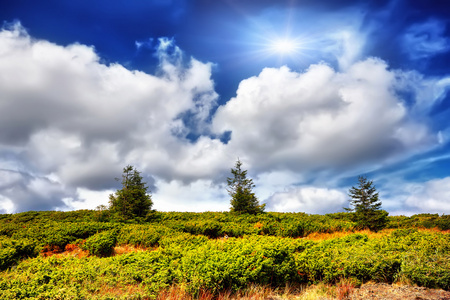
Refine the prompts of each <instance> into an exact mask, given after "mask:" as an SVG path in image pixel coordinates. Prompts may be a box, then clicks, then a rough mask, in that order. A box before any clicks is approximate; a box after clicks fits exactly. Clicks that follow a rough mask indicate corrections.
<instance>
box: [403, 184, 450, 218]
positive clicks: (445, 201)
mask: <svg viewBox="0 0 450 300" xmlns="http://www.w3.org/2000/svg"><path fill="white" fill-rule="evenodd" d="M408 191H409V192H410V193H409V195H408V196H407V198H406V200H405V204H406V206H407V207H409V208H410V210H412V211H416V212H417V211H418V212H427V213H445V214H450V201H449V199H450V177H445V178H442V179H434V180H430V181H427V182H425V183H420V184H409V185H408Z"/></svg>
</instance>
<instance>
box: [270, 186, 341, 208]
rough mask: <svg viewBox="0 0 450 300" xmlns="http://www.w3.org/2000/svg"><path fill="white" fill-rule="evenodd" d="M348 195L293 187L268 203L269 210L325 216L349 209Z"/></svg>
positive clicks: (324, 189) (328, 190)
mask: <svg viewBox="0 0 450 300" xmlns="http://www.w3.org/2000/svg"><path fill="white" fill-rule="evenodd" d="M347 198H348V197H347V195H346V194H345V193H343V192H341V191H340V190H336V189H328V188H319V187H310V186H306V187H293V188H290V189H288V190H287V191H284V192H279V193H276V194H275V195H273V196H272V197H271V198H270V199H268V201H267V202H266V206H267V209H268V210H271V211H280V212H306V213H311V214H324V213H332V212H337V211H342V210H343V209H342V208H343V207H344V206H345V207H348V205H347V204H348V201H347Z"/></svg>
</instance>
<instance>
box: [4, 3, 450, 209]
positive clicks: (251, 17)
mask: <svg viewBox="0 0 450 300" xmlns="http://www.w3.org/2000/svg"><path fill="white" fill-rule="evenodd" d="M0 21H1V22H2V28H1V31H0V70H1V71H0V127H1V128H2V129H1V131H0V212H3V213H6V212H8V213H11V212H20V211H27V210H54V209H58V210H73V209H82V208H95V207H96V206H97V205H100V204H107V202H108V195H109V194H110V193H112V192H113V191H114V190H115V189H117V188H119V187H120V186H118V183H117V182H116V181H115V180H114V178H115V177H119V176H120V175H121V170H122V168H123V167H124V166H126V165H128V164H131V165H133V166H136V167H137V169H138V170H140V171H141V172H142V174H143V176H144V178H145V179H146V180H147V182H148V184H149V186H150V189H151V190H152V194H153V201H154V208H155V209H158V210H164V211H226V210H228V209H229V206H230V204H229V196H228V195H227V192H226V186H225V183H226V177H227V176H230V168H231V167H233V166H234V163H235V161H236V159H237V158H238V157H239V158H240V159H241V160H242V161H243V164H244V165H243V167H244V168H245V169H247V170H248V171H249V175H250V177H252V178H253V180H254V182H255V184H256V188H255V192H256V195H257V196H258V197H259V200H260V201H261V202H263V203H266V208H267V210H268V211H288V212H291V211H292V212H307V213H320V214H322V213H330V212H338V211H342V210H343V209H342V207H344V206H347V204H348V196H347V191H348V189H349V188H350V187H351V186H352V185H355V184H356V183H357V176H358V175H362V174H364V175H367V176H368V177H369V179H372V180H373V181H374V183H375V185H376V187H377V188H378V190H379V192H380V198H381V200H382V202H383V208H384V209H386V210H387V211H389V213H391V214H406V215H411V214H416V213H423V212H427V213H439V214H449V213H450V200H449V199H450V171H449V170H450V168H449V166H450V153H449V149H450V145H449V137H450V130H449V125H450V124H449V123H450V122H449V121H448V120H449V116H450V110H449V108H450V95H449V89H450V71H449V70H450V6H449V5H448V4H446V1H425V0H424V1H417V0H415V1H406V0H405V1H401V0H391V1H387V0H386V1H356V0H343V1H336V0H333V1H331V0H329V1H310V0H304V1H273V0H272V1H269V0H264V1H234V0H227V1H207V0H197V1H185V0H173V1H170V0H167V1H165V0H155V1H143V0H140V1H138V0H135V1H128V2H125V1H103V0H102V1H66V0H58V1H56V0H54V1H45V2H39V3H38V2H36V1H31V0H21V1H0Z"/></svg>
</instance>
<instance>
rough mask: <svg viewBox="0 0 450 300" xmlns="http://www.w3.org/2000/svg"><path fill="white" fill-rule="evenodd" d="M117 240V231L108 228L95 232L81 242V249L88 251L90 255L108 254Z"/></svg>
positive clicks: (102, 255) (100, 255)
mask: <svg viewBox="0 0 450 300" xmlns="http://www.w3.org/2000/svg"><path fill="white" fill-rule="evenodd" d="M116 242H117V231H116V230H108V231H103V232H100V233H97V234H95V235H93V236H91V237H89V238H87V239H86V241H85V242H84V243H83V244H81V248H82V249H83V250H87V251H89V254H90V255H95V256H99V257H105V256H110V255H111V254H112V253H113V251H114V246H115V245H116Z"/></svg>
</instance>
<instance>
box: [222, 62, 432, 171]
mask: <svg viewBox="0 0 450 300" xmlns="http://www.w3.org/2000/svg"><path fill="white" fill-rule="evenodd" d="M397 84H398V81H397V79H396V72H394V71H390V70H388V68H387V65H386V63H385V62H383V61H381V60H379V59H374V58H370V59H366V60H364V61H361V62H358V63H355V64H353V65H352V66H351V67H350V68H349V69H348V71H346V72H343V73H339V72H336V71H335V70H333V69H332V68H331V67H329V66H328V65H326V64H318V65H312V66H311V67H310V68H309V69H308V70H306V71H305V72H303V73H298V72H294V71H291V70H290V69H288V68H287V67H282V68H279V69H273V68H267V69H264V70H263V71H262V72H261V73H260V74H259V75H258V76H255V77H252V78H249V79H246V80H244V81H242V82H241V84H240V85H239V89H238V91H237V96H236V97H235V98H233V99H231V100H230V101H229V102H228V103H226V104H225V105H224V106H221V107H219V109H218V110H217V113H216V114H215V116H214V119H213V128H214V130H215V131H216V132H224V131H231V132H232V134H231V140H230V141H229V142H228V146H229V147H230V148H232V149H233V150H234V152H235V153H239V154H245V155H246V156H248V157H249V160H250V162H251V165H252V166H255V167H257V168H260V169H270V168H275V167H279V166H283V167H284V168H286V169H289V170H292V171H296V172H302V171H306V170H313V169H320V168H337V169H339V168H342V167H344V168H348V167H351V166H352V165H353V166H354V165H355V164H361V163H362V162H367V163H369V162H372V163H373V162H383V161H385V160H388V159H391V158H393V157H396V156H405V155H408V154H411V151H418V149H426V148H429V147H430V146H432V145H434V144H435V143H436V140H437V137H436V136H435V135H434V134H432V133H431V132H430V130H429V128H427V126H426V125H425V124H423V123H420V122H415V121H414V120H412V119H410V118H409V115H408V113H409V112H408V107H406V106H405V103H404V101H403V100H402V99H401V98H400V97H399V96H398V95H397V94H396V92H395V90H396V85H397ZM429 100H430V99H429Z"/></svg>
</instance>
